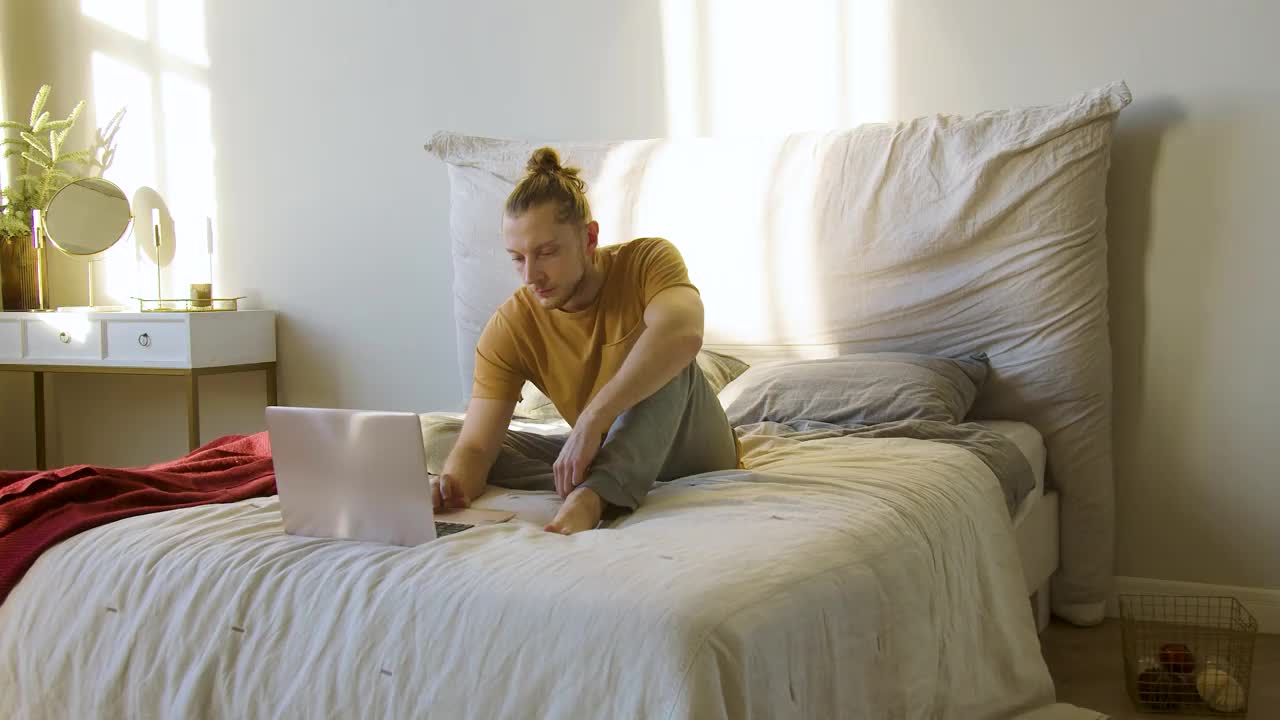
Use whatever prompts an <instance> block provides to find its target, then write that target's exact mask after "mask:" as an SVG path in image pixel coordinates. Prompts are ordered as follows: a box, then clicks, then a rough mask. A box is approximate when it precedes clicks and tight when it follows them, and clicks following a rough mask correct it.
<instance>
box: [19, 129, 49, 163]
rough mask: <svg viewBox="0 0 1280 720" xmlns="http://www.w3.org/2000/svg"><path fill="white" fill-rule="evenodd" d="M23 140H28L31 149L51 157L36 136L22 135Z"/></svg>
mask: <svg viewBox="0 0 1280 720" xmlns="http://www.w3.org/2000/svg"><path fill="white" fill-rule="evenodd" d="M22 139H23V140H26V141H27V144H28V145H30V146H31V147H33V148H35V149H37V150H39V151H40V152H41V153H42V154H43V155H44V156H45V157H51V156H50V154H49V151H48V150H46V149H45V148H44V146H43V145H41V144H40V139H39V138H37V137H36V136H35V135H32V134H31V133H22Z"/></svg>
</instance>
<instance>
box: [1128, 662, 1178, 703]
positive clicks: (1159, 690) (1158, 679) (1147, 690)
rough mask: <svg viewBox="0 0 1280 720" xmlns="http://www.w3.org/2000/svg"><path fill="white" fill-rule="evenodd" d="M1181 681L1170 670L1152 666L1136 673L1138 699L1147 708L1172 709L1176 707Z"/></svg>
mask: <svg viewBox="0 0 1280 720" xmlns="http://www.w3.org/2000/svg"><path fill="white" fill-rule="evenodd" d="M1182 685H1183V681H1182V679H1181V678H1179V677H1178V676H1177V675H1174V674H1173V673H1171V672H1165V671H1164V670H1162V669H1160V668H1157V667H1152V668H1148V669H1146V670H1143V671H1142V672H1140V673H1138V701H1139V702H1140V703H1142V705H1143V706H1144V708H1145V709H1147V710H1174V709H1176V708H1177V707H1178V700H1179V692H1178V690H1179V689H1180V688H1181V686H1182Z"/></svg>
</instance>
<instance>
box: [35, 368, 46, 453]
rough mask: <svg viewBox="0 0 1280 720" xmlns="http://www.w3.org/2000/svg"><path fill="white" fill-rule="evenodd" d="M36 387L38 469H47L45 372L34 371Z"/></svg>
mask: <svg viewBox="0 0 1280 720" xmlns="http://www.w3.org/2000/svg"><path fill="white" fill-rule="evenodd" d="M32 375H34V376H35V389H36V469H37V470H45V469H46V468H45V455H44V373H42V372H35V373H32Z"/></svg>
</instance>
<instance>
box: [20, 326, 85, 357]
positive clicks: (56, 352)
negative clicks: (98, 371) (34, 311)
mask: <svg viewBox="0 0 1280 720" xmlns="http://www.w3.org/2000/svg"><path fill="white" fill-rule="evenodd" d="M67 320H69V321H64V319H63V318H56V321H53V322H46V321H44V320H43V319H33V320H28V321H27V323H26V325H27V359H28V360H29V361H33V362H36V361H43V360H101V359H102V335H101V333H102V329H101V327H100V326H101V323H98V322H94V321H90V320H80V319H78V318H68V319H67Z"/></svg>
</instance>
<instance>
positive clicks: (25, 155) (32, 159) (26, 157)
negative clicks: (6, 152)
mask: <svg viewBox="0 0 1280 720" xmlns="http://www.w3.org/2000/svg"><path fill="white" fill-rule="evenodd" d="M22 159H23V160H26V161H27V162H33V163H35V164H37V165H39V166H40V167H42V168H44V169H45V170H52V169H53V168H51V167H49V166H48V165H45V164H44V161H43V160H38V159H36V157H35V156H33V155H32V154H31V153H25V152H24V153H22Z"/></svg>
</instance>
